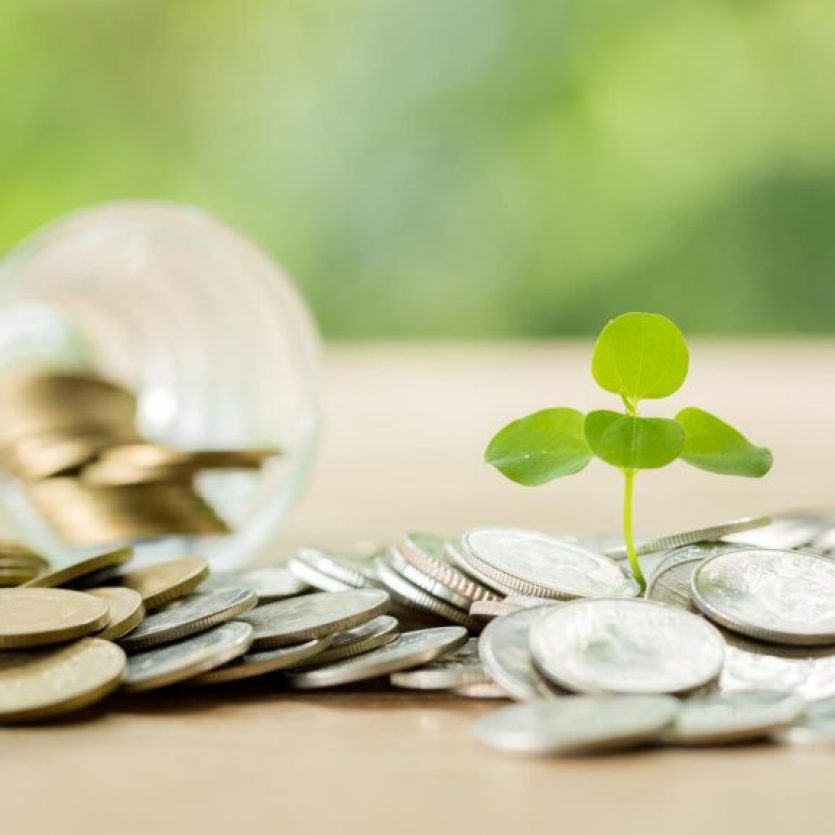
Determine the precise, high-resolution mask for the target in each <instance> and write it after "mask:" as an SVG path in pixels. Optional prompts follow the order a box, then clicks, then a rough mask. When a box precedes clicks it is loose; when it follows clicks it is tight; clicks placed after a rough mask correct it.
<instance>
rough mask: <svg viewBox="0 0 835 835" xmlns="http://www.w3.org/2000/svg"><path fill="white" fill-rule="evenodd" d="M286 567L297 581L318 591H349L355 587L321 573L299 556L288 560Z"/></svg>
mask: <svg viewBox="0 0 835 835" xmlns="http://www.w3.org/2000/svg"><path fill="white" fill-rule="evenodd" d="M287 568H288V569H289V571H290V572H291V573H292V575H293V576H294V577H295V578H296V579H297V580H298V581H299V582H301V583H304V584H305V585H308V586H310V587H311V588H314V589H317V590H318V591H331V592H333V591H350V590H351V589H354V588H357V587H356V586H352V585H350V584H349V583H345V582H343V581H342V580H337V579H336V578H335V577H331V576H330V575H328V574H323V573H322V572H321V571H317V570H316V569H315V568H314V567H313V566H312V565H310V563H308V562H306V561H305V560H302V559H300V558H299V557H293V558H292V559H291V560H289V562H288V563H287Z"/></svg>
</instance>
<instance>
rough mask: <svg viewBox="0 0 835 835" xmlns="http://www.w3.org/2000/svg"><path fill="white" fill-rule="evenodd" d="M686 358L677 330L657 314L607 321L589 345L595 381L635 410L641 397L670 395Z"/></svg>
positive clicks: (684, 374) (683, 372)
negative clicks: (596, 337)
mask: <svg viewBox="0 0 835 835" xmlns="http://www.w3.org/2000/svg"><path fill="white" fill-rule="evenodd" d="M689 362H690V359H689V354H688V351H687V343H686V342H685V341H684V337H683V336H682V333H681V331H680V330H679V329H678V328H677V327H676V326H675V325H674V324H673V323H672V322H671V321H670V320H669V319H668V318H667V317H666V316H659V315H658V314H656V313H624V314H623V315H622V316H618V317H617V319H612V321H611V322H609V324H608V325H606V327H605V328H603V330H602V331H601V333H600V336H599V337H598V339H597V343H596V344H595V346H594V355H593V356H592V365H591V371H592V374H593V375H594V379H595V380H596V381H597V384H598V385H599V386H600V387H601V388H603V389H605V390H606V391H611V392H612V393H614V394H619V395H620V396H621V397H622V398H623V399H624V401H625V402H626V403H627V405H628V407H630V408H632V409H634V408H635V407H636V406H637V404H638V402H639V401H640V400H643V399H644V398H659V397H669V396H670V395H671V394H673V393H674V392H675V391H677V390H678V389H679V388H680V387H681V384H682V383H683V382H684V380H685V379H686V377H687V368H688V365H689Z"/></svg>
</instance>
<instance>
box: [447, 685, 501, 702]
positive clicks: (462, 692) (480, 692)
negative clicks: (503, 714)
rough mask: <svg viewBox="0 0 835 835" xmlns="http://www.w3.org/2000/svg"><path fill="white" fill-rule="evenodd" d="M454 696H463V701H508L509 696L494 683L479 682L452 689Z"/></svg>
mask: <svg viewBox="0 0 835 835" xmlns="http://www.w3.org/2000/svg"><path fill="white" fill-rule="evenodd" d="M450 692H451V693H452V694H454V695H455V696H463V697H464V698H465V699H505V700H507V699H509V698H510V696H509V695H508V694H507V693H506V692H505V690H504V689H503V688H501V687H499V685H498V684H496V682H495V681H479V682H476V683H475V684H465V685H464V686H463V687H453V688H452V690H450Z"/></svg>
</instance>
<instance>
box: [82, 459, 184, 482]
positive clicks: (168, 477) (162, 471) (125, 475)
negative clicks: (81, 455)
mask: <svg viewBox="0 0 835 835" xmlns="http://www.w3.org/2000/svg"><path fill="white" fill-rule="evenodd" d="M193 477H194V472H193V471H192V470H190V469H188V468H186V469H183V468H181V467H176V466H169V467H140V466H137V465H135V464H127V463H124V462H122V461H96V462H94V463H92V464H90V465H89V466H87V467H85V468H84V470H83V471H82V473H81V478H82V479H83V480H84V481H85V482H86V483H87V484H94V485H98V486H102V487H107V486H112V487H121V486H126V485H131V484H158V483H161V482H162V483H165V482H171V481H173V482H181V483H183V482H184V483H186V484H190V483H191V480H192V478H193Z"/></svg>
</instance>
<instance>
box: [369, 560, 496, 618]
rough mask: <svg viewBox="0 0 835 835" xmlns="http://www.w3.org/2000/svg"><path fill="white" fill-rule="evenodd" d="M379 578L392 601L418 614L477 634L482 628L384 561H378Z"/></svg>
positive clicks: (465, 613)
mask: <svg viewBox="0 0 835 835" xmlns="http://www.w3.org/2000/svg"><path fill="white" fill-rule="evenodd" d="M377 576H378V577H379V578H380V580H382V582H383V583H384V584H385V587H386V588H387V589H388V591H389V593H390V594H391V597H392V599H393V600H396V601H397V602H398V603H400V604H401V605H406V606H410V607H412V608H413V609H415V610H417V611H418V612H424V613H429V614H430V615H435V616H438V617H441V618H444V619H445V620H448V621H451V622H452V623H457V624H459V625H460V626H466V627H467V628H468V629H471V630H473V631H475V632H477V631H478V630H479V629H480V628H481V625H480V624H479V623H478V621H477V620H475V619H474V618H471V617H470V615H469V613H468V612H465V611H464V610H463V609H459V608H458V607H456V606H453V605H451V604H450V603H447V602H445V601H443V600H438V598H437V597H433V596H432V595H431V594H428V593H427V592H425V591H423V589H420V588H418V587H417V586H416V585H414V584H413V583H410V582H409V581H408V580H406V579H405V578H404V577H401V576H400V575H399V574H398V573H397V572H396V571H394V570H393V569H391V568H389V566H388V565H387V564H386V563H385V562H384V561H383V560H378V561H377Z"/></svg>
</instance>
